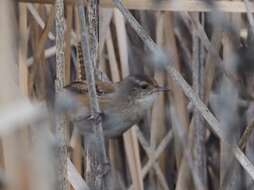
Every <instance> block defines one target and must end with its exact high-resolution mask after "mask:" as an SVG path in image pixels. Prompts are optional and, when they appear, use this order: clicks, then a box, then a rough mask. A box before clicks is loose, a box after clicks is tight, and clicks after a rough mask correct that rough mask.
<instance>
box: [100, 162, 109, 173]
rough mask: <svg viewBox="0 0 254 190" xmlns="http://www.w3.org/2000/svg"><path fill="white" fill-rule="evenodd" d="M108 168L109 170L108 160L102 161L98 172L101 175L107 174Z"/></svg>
mask: <svg viewBox="0 0 254 190" xmlns="http://www.w3.org/2000/svg"><path fill="white" fill-rule="evenodd" d="M110 170H111V164H110V162H104V163H102V168H101V172H100V173H101V175H102V176H105V175H107V174H108V173H109V172H110Z"/></svg>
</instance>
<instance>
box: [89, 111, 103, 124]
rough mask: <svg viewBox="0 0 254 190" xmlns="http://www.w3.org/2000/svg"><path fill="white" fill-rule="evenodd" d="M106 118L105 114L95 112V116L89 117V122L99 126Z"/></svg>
mask: <svg viewBox="0 0 254 190" xmlns="http://www.w3.org/2000/svg"><path fill="white" fill-rule="evenodd" d="M103 116H104V113H103V112H95V113H94V114H93V115H92V114H90V115H89V116H87V118H86V119H87V120H89V121H92V122H94V123H95V124H99V123H101V122H102V117H103Z"/></svg>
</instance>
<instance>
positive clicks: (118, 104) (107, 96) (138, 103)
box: [65, 75, 168, 138]
mask: <svg viewBox="0 0 254 190" xmlns="http://www.w3.org/2000/svg"><path fill="white" fill-rule="evenodd" d="M65 90H66V91H67V93H70V95H71V96H72V97H73V98H74V99H76V100H78V101H79V103H80V106H79V108H78V109H77V110H75V112H72V113H71V119H72V120H73V121H75V122H74V125H75V126H77V127H78V129H79V130H80V132H81V133H82V132H86V131H87V130H88V129H89V127H90V124H91V123H90V120H89V119H88V118H89V113H90V112H89V97H88V88H87V83H86V81H77V82H73V83H71V84H70V85H68V86H66V87H65ZM96 90H97V96H98V102H99V105H100V108H101V111H102V113H101V121H102V127H103V132H104V135H105V137H111V138H112V137H117V136H120V135H121V134H123V133H124V132H125V131H127V130H128V129H129V128H130V127H131V126H133V125H134V124H136V123H137V122H139V121H140V120H141V119H142V117H143V116H144V114H145V113H146V111H147V110H149V109H150V108H151V107H152V104H153V102H154V100H155V98H156V95H157V94H158V92H162V91H168V89H167V88H164V87H160V86H159V85H158V83H157V82H156V81H155V80H154V79H153V78H151V77H148V76H146V75H130V76H128V77H126V78H124V79H123V80H122V81H120V82H117V83H108V82H102V81H98V82H96ZM87 126H88V127H87ZM90 129H91V128H90Z"/></svg>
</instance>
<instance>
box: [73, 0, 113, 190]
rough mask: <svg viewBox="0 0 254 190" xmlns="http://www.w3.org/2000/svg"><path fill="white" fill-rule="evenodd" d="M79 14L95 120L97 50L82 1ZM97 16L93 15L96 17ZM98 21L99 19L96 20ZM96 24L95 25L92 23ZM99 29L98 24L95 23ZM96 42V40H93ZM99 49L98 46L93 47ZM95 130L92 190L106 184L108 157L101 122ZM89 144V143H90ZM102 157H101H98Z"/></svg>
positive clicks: (90, 176) (90, 160)
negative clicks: (89, 34) (90, 38)
mask: <svg viewBox="0 0 254 190" xmlns="http://www.w3.org/2000/svg"><path fill="white" fill-rule="evenodd" d="M77 2H78V12H79V21H80V33H81V45H82V52H83V55H84V57H85V61H84V66H85V70H86V79H87V81H88V94H89V102H90V108H91V110H90V111H91V115H92V117H93V118H95V115H96V114H97V113H100V107H99V104H98V100H97V95H96V88H95V76H94V65H95V64H94V63H95V61H96V57H95V56H96V53H95V52H97V49H95V50H93V51H95V52H94V53H93V54H91V53H90V48H89V47H90V45H89V36H88V29H87V24H86V16H85V12H84V4H83V2H82V0H78V1H77ZM91 3H92V4H93V6H94V7H95V8H97V4H96V2H93V1H91ZM94 16H95V15H91V17H94ZM94 19H97V18H94ZM90 24H94V23H90ZM95 25H96V26H94V27H97V24H96V23H95ZM93 40H95V39H93ZM93 43H97V41H93ZM92 47H94V48H97V45H94V46H92ZM91 127H93V130H94V132H95V136H96V144H97V147H96V148H97V150H94V147H89V146H91V143H90V145H89V144H87V145H88V147H87V159H86V162H87V164H86V166H87V167H86V177H87V183H88V184H89V187H90V188H92V189H95V190H96V189H101V188H102V187H103V185H104V182H105V175H104V174H105V164H107V162H108V161H107V156H106V151H105V141H104V136H103V129H102V126H101V122H99V124H95V123H94V125H93V126H91ZM88 143H89V142H88ZM98 155H101V157H98Z"/></svg>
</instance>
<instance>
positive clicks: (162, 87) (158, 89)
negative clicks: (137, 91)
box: [156, 86, 170, 92]
mask: <svg viewBox="0 0 254 190" xmlns="http://www.w3.org/2000/svg"><path fill="white" fill-rule="evenodd" d="M156 91H157V92H168V91H170V89H169V88H167V87H164V86H157V87H156Z"/></svg>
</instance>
